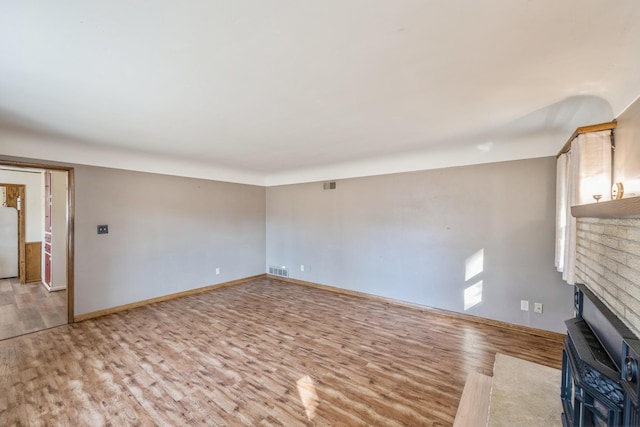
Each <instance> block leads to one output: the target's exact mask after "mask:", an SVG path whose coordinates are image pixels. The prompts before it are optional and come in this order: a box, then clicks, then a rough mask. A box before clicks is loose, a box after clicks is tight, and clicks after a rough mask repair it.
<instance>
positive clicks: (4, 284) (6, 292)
mask: <svg viewBox="0 0 640 427" xmlns="http://www.w3.org/2000/svg"><path fill="white" fill-rule="evenodd" d="M65 323H67V292H66V291H56V292H49V291H47V290H46V289H45V287H44V286H43V285H42V283H29V284H26V285H21V284H20V282H19V281H18V278H13V279H0V340H2V339H5V338H10V337H15V336H18V335H22V334H27V333H29V332H35V331H41V330H43V329H47V328H53V327H55V326H60V325H64V324H65Z"/></svg>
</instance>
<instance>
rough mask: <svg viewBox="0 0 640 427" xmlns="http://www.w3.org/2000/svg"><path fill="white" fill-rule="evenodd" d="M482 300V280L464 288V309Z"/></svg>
mask: <svg viewBox="0 0 640 427" xmlns="http://www.w3.org/2000/svg"><path fill="white" fill-rule="evenodd" d="M481 302H482V280H480V281H479V282H477V283H475V284H473V285H471V286H469V287H468V288H467V289H465V290H464V311H467V310H469V309H470V308H471V307H473V306H476V305H478V304H480V303H481Z"/></svg>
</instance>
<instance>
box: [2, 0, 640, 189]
mask: <svg viewBox="0 0 640 427" xmlns="http://www.w3.org/2000/svg"><path fill="white" fill-rule="evenodd" d="M638 52H640V2H638V1H637V0H618V1H615V2H603V1H601V0H567V1H561V2H559V1H556V0H539V1H529V0H487V1H482V2H477V1H471V0H464V1H463V0H451V1H446V2H445V1H435V0H428V1H425V0H408V1H403V2H397V1H392V0H367V1H364V0H355V1H348V2H343V1H318V0H313V1H308V2H298V1H291V0H273V1H267V2H263V1H256V0H238V1H233V2H222V1H209V0H194V1H189V2H172V1H168V0H158V1H154V2H130V1H124V0H114V1H109V2H102V1H80V0H66V1H62V2H48V1H44V0H33V1H23V2H11V1H4V0H1V1H0V144H1V145H0V154H5V155H12V156H21V157H36V158H39V159H45V160H57V161H65V162H73V163H83V164H93V165H100V166H108V167H119V168H125V169H134V170H145V171H151V172H163V173H169V174H177V175H187V176H196V177H203V178H210V179H220V180H227V181H236V182H246V183H252V184H263V185H265V184H266V185H275V184H283V183H290V182H301V181H309V180H321V179H329V178H342V177H349V176H362V175H370V174H378V173H390V172H400V171H404V170H418V169H428V168H432V167H442V166H450V165H458V164H469V163H481V162H488V161H497V160H509V159H516V158H526V157H537V156H545V155H552V154H555V153H556V152H557V151H558V149H559V148H560V147H561V146H562V145H563V144H564V142H566V139H567V138H568V137H569V135H570V134H571V133H572V132H573V131H574V130H575V128H576V127H578V126H584V125H589V124H594V123H598V122H603V121H609V120H611V119H613V118H614V117H616V116H617V115H618V114H620V113H621V112H622V111H623V110H624V109H625V107H626V106H628V105H629V104H630V103H631V102H632V101H633V100H634V99H635V98H636V97H637V96H638V95H639V94H640V55H638Z"/></svg>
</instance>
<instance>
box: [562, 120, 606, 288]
mask: <svg viewBox="0 0 640 427" xmlns="http://www.w3.org/2000/svg"><path fill="white" fill-rule="evenodd" d="M556 180H557V181H556V258H555V261H556V268H557V269H558V271H560V272H562V279H563V280H565V281H566V282H567V283H568V284H570V285H572V284H574V283H575V261H576V219H575V218H574V217H573V216H572V215H571V206H575V205H584V204H587V203H596V199H595V198H594V196H596V195H600V196H601V197H602V198H601V200H609V199H610V198H611V194H610V189H611V131H610V130H606V131H601V132H589V133H583V134H580V135H578V136H577V137H576V138H575V139H574V140H573V141H572V142H571V149H570V150H569V152H568V153H565V154H562V155H560V156H559V157H558V163H557V175H556Z"/></svg>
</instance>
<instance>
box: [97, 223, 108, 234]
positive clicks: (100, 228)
mask: <svg viewBox="0 0 640 427" xmlns="http://www.w3.org/2000/svg"><path fill="white" fill-rule="evenodd" d="M98 234H109V226H108V225H99V226H98Z"/></svg>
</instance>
